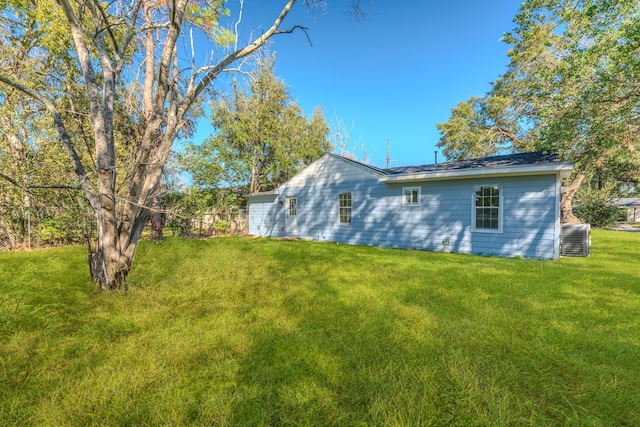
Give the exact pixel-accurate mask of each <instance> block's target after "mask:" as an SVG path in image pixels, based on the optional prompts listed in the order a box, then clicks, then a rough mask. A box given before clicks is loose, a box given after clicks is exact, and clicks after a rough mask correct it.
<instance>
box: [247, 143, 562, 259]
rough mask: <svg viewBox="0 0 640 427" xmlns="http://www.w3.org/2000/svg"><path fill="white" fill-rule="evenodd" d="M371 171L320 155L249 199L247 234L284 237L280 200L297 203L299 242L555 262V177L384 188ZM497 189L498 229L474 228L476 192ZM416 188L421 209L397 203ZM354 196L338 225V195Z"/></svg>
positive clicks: (387, 186) (400, 185)
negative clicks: (348, 216)
mask: <svg viewBox="0 0 640 427" xmlns="http://www.w3.org/2000/svg"><path fill="white" fill-rule="evenodd" d="M379 177H380V174H379V173H378V172H376V171H375V170H373V169H366V168H364V167H362V166H361V165H358V164H355V163H352V162H349V161H345V160H343V159H340V158H336V157H332V156H327V157H323V158H322V159H320V160H319V161H317V162H316V163H314V164H312V165H311V166H310V167H309V168H307V169H305V170H304V171H303V172H301V173H300V174H298V175H297V176H296V177H294V178H293V179H292V180H291V181H289V182H288V183H286V184H285V185H283V186H282V187H280V188H279V189H278V194H277V195H271V196H252V197H251V199H250V204H249V233H250V234H257V235H264V236H274V237H275V236H283V235H284V203H281V202H282V201H283V200H284V198H285V197H287V196H296V197H297V198H298V200H297V203H298V234H297V235H296V236H297V237H300V238H305V239H312V240H320V241H322V240H327V241H335V242H341V243H350V244H360V245H375V246H382V247H398V248H409V249H426V250H434V251H441V250H444V249H445V246H444V245H443V241H445V240H448V242H449V245H448V248H447V249H448V250H450V251H452V252H461V253H475V254H484V255H496V256H504V257H512V256H522V257H527V258H542V259H555V258H557V257H558V245H557V242H558V234H559V231H558V230H559V221H558V210H557V207H558V204H559V194H558V192H559V184H558V179H559V178H558V177H557V176H556V175H555V174H553V173H551V174H549V175H536V176H516V177H503V178H495V177H494V178H486V179H452V180H442V181H435V180H434V181H424V182H412V183H410V184H406V183H405V184H402V183H384V182H380V181H379V179H378V178H379ZM478 185H498V186H499V187H500V189H501V193H502V204H503V206H502V209H503V214H502V221H503V226H502V231H501V232H500V233H495V232H482V231H474V230H473V226H472V225H473V223H472V222H473V206H474V194H475V188H476V186H478ZM416 186H419V187H420V191H421V197H420V205H419V206H403V205H402V188H403V187H416ZM344 192H351V193H352V223H351V224H339V223H338V197H339V194H340V193H344Z"/></svg>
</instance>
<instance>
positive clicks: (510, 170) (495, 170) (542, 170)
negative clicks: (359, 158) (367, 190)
mask: <svg viewBox="0 0 640 427" xmlns="http://www.w3.org/2000/svg"><path fill="white" fill-rule="evenodd" d="M572 170H573V163H570V162H558V163H547V164H541V165H540V164H539V165H514V166H499V167H483V168H470V169H448V170H446V169H445V170H441V171H435V172H433V171H432V172H417V173H409V174H398V175H385V176H382V177H380V178H379V180H380V182H411V181H433V180H442V179H462V178H473V177H483V176H484V177H492V176H498V175H502V176H504V175H507V176H517V175H544V174H548V173H558V174H560V177H561V178H568V177H570V176H571V171H572Z"/></svg>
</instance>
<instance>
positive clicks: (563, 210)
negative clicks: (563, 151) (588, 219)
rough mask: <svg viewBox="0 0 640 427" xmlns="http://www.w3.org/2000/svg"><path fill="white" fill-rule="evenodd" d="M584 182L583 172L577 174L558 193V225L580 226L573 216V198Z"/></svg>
mask: <svg viewBox="0 0 640 427" xmlns="http://www.w3.org/2000/svg"><path fill="white" fill-rule="evenodd" d="M583 180H584V171H580V172H578V174H577V175H576V176H575V177H574V178H573V181H571V184H569V185H567V186H565V187H562V190H561V191H560V223H561V224H580V223H581V221H580V220H579V219H578V218H576V216H575V215H573V196H574V195H575V194H576V191H578V188H579V187H580V184H582V181H583Z"/></svg>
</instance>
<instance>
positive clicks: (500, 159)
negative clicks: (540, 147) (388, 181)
mask: <svg viewBox="0 0 640 427" xmlns="http://www.w3.org/2000/svg"><path fill="white" fill-rule="evenodd" d="M559 162H560V159H559V158H558V156H556V155H554V154H545V153H543V152H541V151H538V152H535V153H521V154H507V155H504V156H491V157H482V158H479V159H469V160H456V161H452V162H444V163H437V164H432V165H421V166H401V167H396V168H389V169H382V172H383V173H385V174H387V175H403V174H412V173H423V172H440V171H445V170H446V171H449V170H460V169H474V168H489V167H491V168H495V167H505V166H526V165H537V164H548V163H559Z"/></svg>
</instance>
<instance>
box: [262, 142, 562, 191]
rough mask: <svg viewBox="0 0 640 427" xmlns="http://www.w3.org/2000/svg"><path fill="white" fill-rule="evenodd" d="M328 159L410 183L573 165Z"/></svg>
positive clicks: (533, 158) (551, 159)
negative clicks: (387, 164) (383, 163)
mask: <svg viewBox="0 0 640 427" xmlns="http://www.w3.org/2000/svg"><path fill="white" fill-rule="evenodd" d="M327 156H328V157H333V158H335V159H339V160H342V161H344V162H348V163H351V164H353V165H354V166H357V167H360V168H363V169H365V170H369V171H371V172H373V173H375V174H376V175H378V179H379V180H380V181H381V182H412V181H430V180H440V179H459V178H471V177H485V178H486V177H493V176H517V175H541V174H550V173H558V174H560V176H561V177H562V178H568V177H569V176H570V175H571V171H572V170H573V163H570V162H562V161H561V160H560V158H559V157H558V156H556V155H553V154H548V153H544V152H541V151H538V152H534V153H520V154H507V155H502V156H490V157H481V158H477V159H469V160H456V161H452V162H443V163H437V164H431V165H421V166H402V167H395V168H388V169H382V168H378V167H376V166H372V165H368V164H366V163H362V162H358V161H356V160H353V159H349V158H347V157H343V156H339V155H337V154H333V153H327V154H325V155H324V156H322V157H321V158H324V157H327ZM318 160H319V159H318ZM318 160H316V161H318ZM274 194H278V189H275V190H272V191H270V192H264V193H255V194H252V196H253V195H274Z"/></svg>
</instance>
